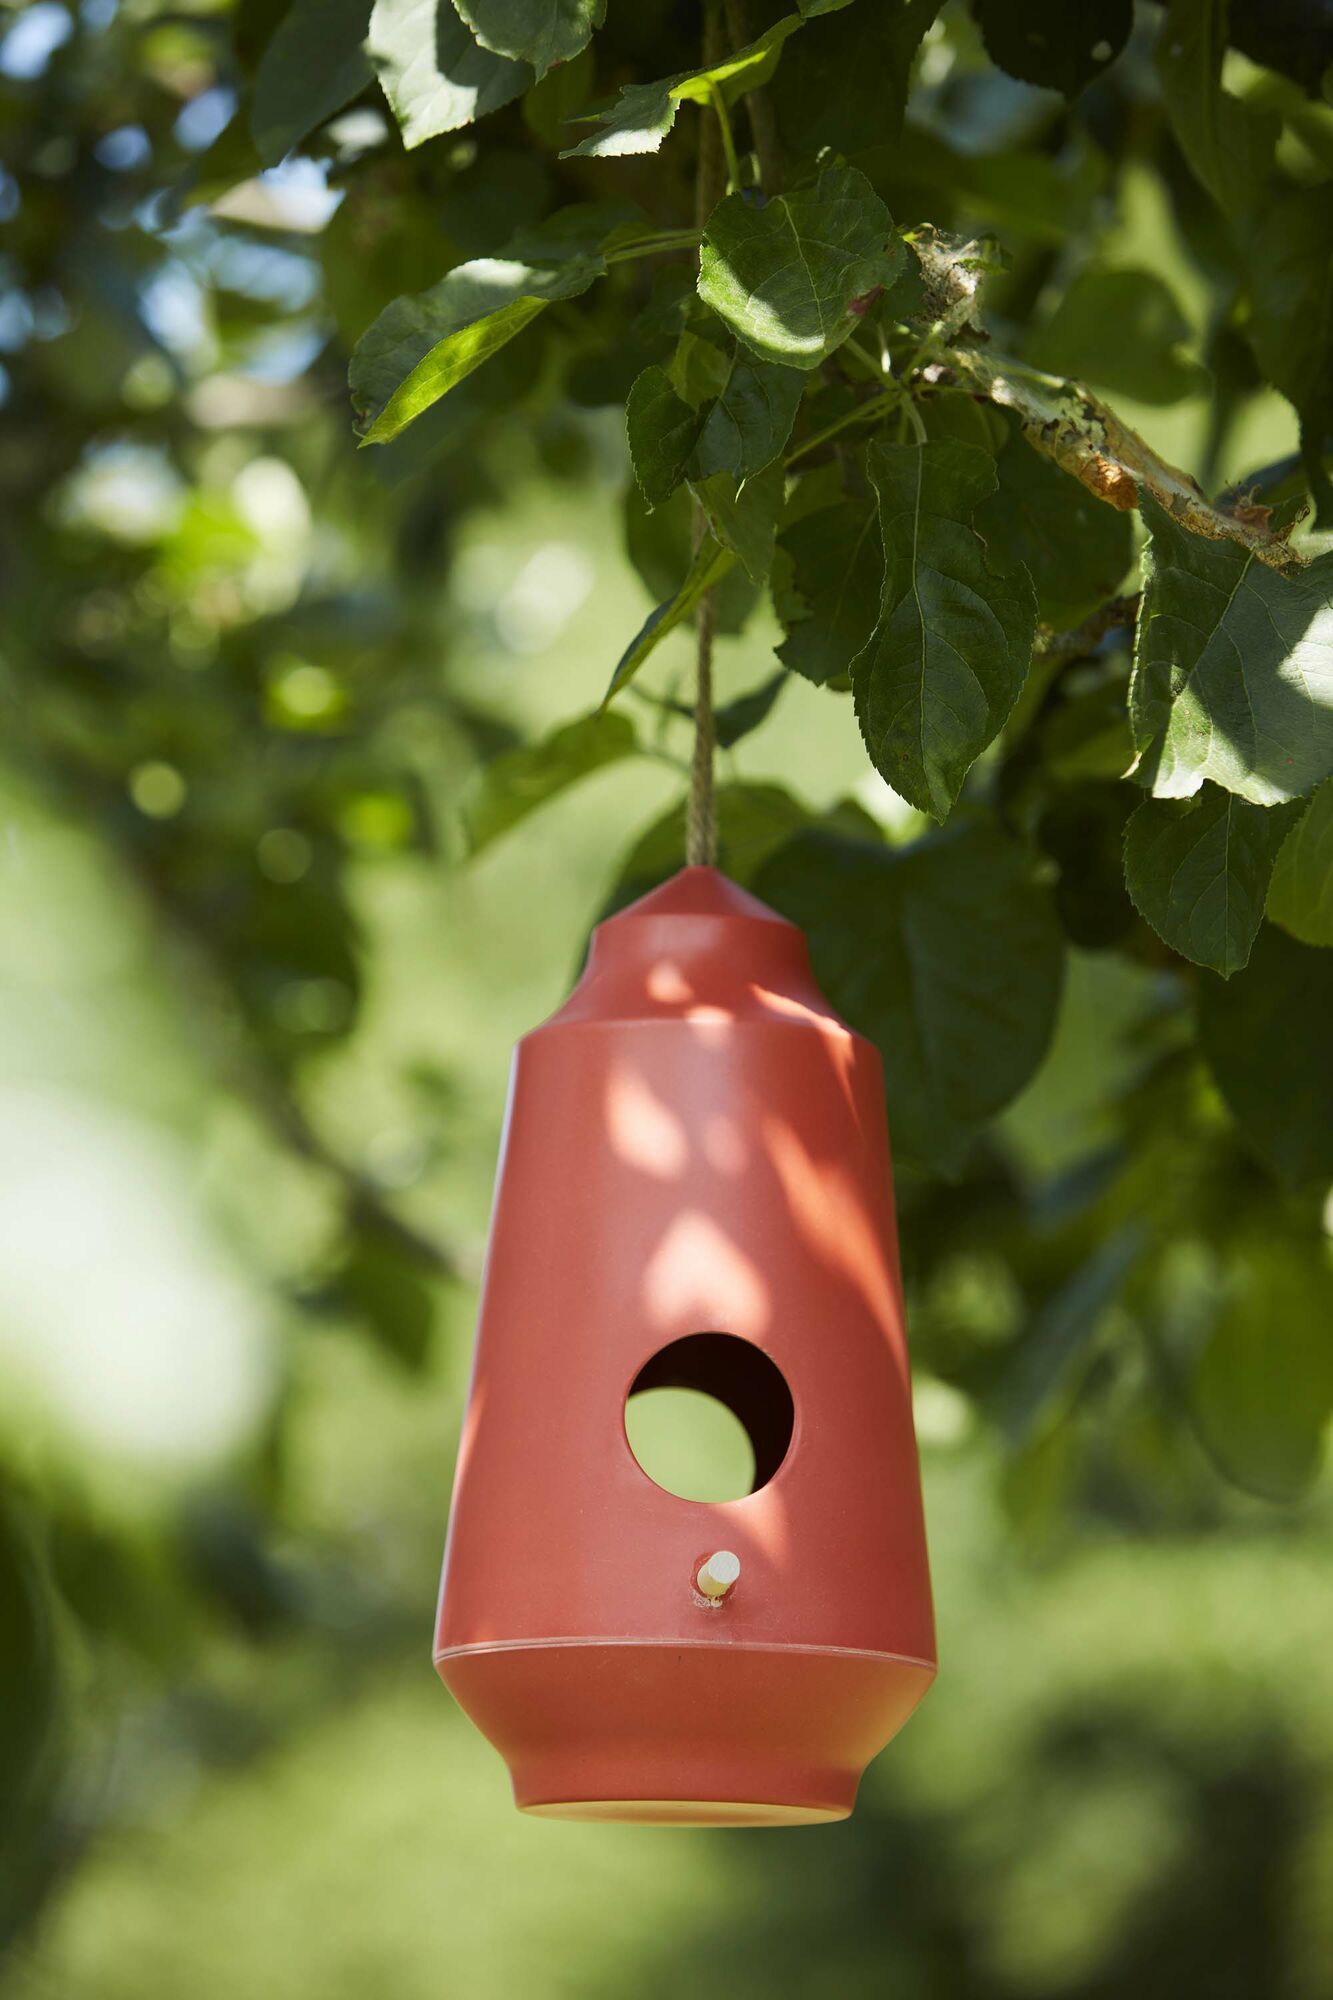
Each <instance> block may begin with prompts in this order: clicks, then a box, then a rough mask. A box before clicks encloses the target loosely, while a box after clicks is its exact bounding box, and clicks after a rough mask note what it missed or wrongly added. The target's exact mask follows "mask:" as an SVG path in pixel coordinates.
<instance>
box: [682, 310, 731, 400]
mask: <svg viewBox="0 0 1333 2000" xmlns="http://www.w3.org/2000/svg"><path fill="white" fill-rule="evenodd" d="M713 325H714V326H715V327H717V322H716V321H713ZM717 331H718V333H719V334H721V333H722V329H721V327H717ZM725 338H726V337H725V335H723V337H722V341H718V340H710V339H709V337H708V335H707V334H706V333H695V332H694V331H693V330H692V329H691V328H690V327H688V326H687V327H686V328H685V330H684V332H683V333H682V334H681V336H680V339H679V340H678V341H677V342H676V351H675V353H674V354H673V355H672V357H671V360H670V362H669V364H668V366H667V373H668V375H670V377H671V386H672V388H673V389H675V391H676V392H677V394H678V395H680V396H683V397H684V399H685V401H686V402H687V403H688V404H689V405H690V407H691V409H695V410H698V409H700V408H701V406H702V405H703V404H704V403H707V402H709V401H711V400H712V399H713V398H714V397H717V396H720V395H721V394H722V393H723V391H724V390H725V388H726V386H727V382H728V380H729V379H730V376H731V364H732V357H731V356H730V355H729V354H728V353H727V350H726V346H725V345H724V344H723V342H724V341H725Z"/></svg>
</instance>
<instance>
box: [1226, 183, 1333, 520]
mask: <svg viewBox="0 0 1333 2000" xmlns="http://www.w3.org/2000/svg"><path fill="white" fill-rule="evenodd" d="M1247 262H1248V266H1249V274H1250V283H1251V297H1250V319H1249V326H1248V331H1249V335H1250V338H1251V340H1252V341H1253V343H1254V351H1255V353H1256V354H1257V355H1258V357H1259V363H1260V366H1261V367H1262V369H1263V371H1264V373H1265V375H1267V376H1268V378H1269V380H1270V381H1271V382H1274V383H1275V384H1276V385H1277V387H1278V388H1279V389H1280V390H1281V391H1282V393H1283V395H1284V396H1285V397H1286V398H1287V399H1288V401H1289V402H1290V403H1291V404H1292V405H1293V406H1294V408H1295V410H1296V413H1297V415H1298V416H1299V417H1300V420H1301V446H1302V450H1303V453H1304V456H1305V462H1306V466H1307V469H1308V472H1309V477H1310V485H1311V489H1312V491H1313V492H1314V495H1315V499H1316V501H1317V503H1318V508H1319V525H1320V527H1328V526H1333V483H1330V480H1329V476H1328V472H1327V470H1326V467H1325V463H1324V452H1325V448H1326V445H1327V441H1328V439H1329V436H1330V435H1331V434H1333V200H1331V199H1330V198H1329V191H1328V188H1327V187H1326V186H1324V187H1317V188H1301V189H1300V190H1298V191H1295V192H1291V193H1287V194H1282V195H1279V196H1277V197H1276V198H1275V199H1274V200H1273V201H1272V202H1270V203H1269V204H1268V205H1267V206H1266V207H1265V209H1264V213H1263V216H1262V218H1261V219H1260V222H1259V225H1258V227H1257V228H1256V229H1255V230H1254V232H1253V235H1252V238H1251V241H1250V245H1249V251H1248V258H1247Z"/></svg>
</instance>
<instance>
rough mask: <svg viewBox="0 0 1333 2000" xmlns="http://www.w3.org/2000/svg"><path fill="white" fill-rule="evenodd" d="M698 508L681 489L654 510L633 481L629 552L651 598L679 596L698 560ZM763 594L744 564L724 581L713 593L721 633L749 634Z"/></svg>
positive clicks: (628, 519) (628, 498)
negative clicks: (751, 618) (748, 626)
mask: <svg viewBox="0 0 1333 2000" xmlns="http://www.w3.org/2000/svg"><path fill="white" fill-rule="evenodd" d="M697 519H698V515H697V509H696V507H695V503H694V498H693V495H692V494H691V493H690V492H689V491H688V489H687V488H686V487H683V486H679V487H677V489H676V491H675V492H674V493H673V494H672V496H671V498H670V499H669V500H667V501H664V502H662V503H661V504H660V505H659V506H656V507H649V505H648V503H647V501H646V500H645V499H644V497H643V495H642V493H641V492H640V491H639V488H638V485H637V483H636V482H635V481H634V480H631V481H630V483H629V486H628V488H627V489H626V493H625V552H626V554H627V555H628V557H629V559H630V562H631V563H632V564H633V566H634V569H635V570H636V571H637V573H638V575H639V577H640V578H641V579H642V582H643V586H644V588H645V590H646V591H647V592H648V594H649V596H650V597H653V598H656V599H658V600H659V601H661V600H663V599H669V598H672V597H674V596H675V594H676V589H677V586H678V584H679V582H680V579H681V577H682V576H684V574H685V572H686V570H687V569H688V568H689V566H690V563H691V560H692V559H693V556H694V535H695V527H696V524H697ZM758 596H759V593H758V591H757V590H756V588H755V586H754V584H752V583H751V581H750V579H749V577H748V576H747V575H746V574H745V571H744V570H743V569H742V568H741V566H740V564H739V563H733V564H732V566H731V568H730V569H728V570H727V571H726V572H725V573H724V574H723V575H722V576H721V577H720V578H719V579H718V583H717V588H716V590H715V592H714V594H713V615H714V618H715V619H716V621H717V629H718V631H719V632H724V633H728V634H730V633H735V632H740V631H743V630H744V627H745V623H746V620H747V619H748V618H749V616H750V613H751V612H752V611H753V610H754V607H755V605H756V603H757V602H758Z"/></svg>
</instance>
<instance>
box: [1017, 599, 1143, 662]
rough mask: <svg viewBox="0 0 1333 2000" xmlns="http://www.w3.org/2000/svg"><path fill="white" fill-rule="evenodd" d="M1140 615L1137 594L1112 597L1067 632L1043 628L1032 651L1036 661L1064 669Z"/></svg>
mask: <svg viewBox="0 0 1333 2000" xmlns="http://www.w3.org/2000/svg"><path fill="white" fill-rule="evenodd" d="M1138 615H1139V596H1138V593H1137V592H1135V594H1134V595H1133V596H1132V597H1112V598H1110V599H1109V600H1108V601H1107V602H1106V603H1105V604H1103V605H1101V606H1099V608H1098V609H1097V610H1096V611H1093V612H1091V613H1090V614H1089V616H1088V617H1086V618H1085V619H1084V620H1083V623H1082V624H1081V625H1076V626H1075V627H1074V628H1073V630H1072V631H1069V632H1052V631H1050V630H1049V629H1047V628H1042V629H1040V630H1039V631H1038V633H1037V643H1036V645H1035V646H1034V647H1033V649H1032V650H1033V655H1034V657H1035V658H1036V659H1038V660H1042V661H1050V662H1053V663H1054V664H1055V665H1056V666H1061V667H1062V666H1065V665H1067V664H1068V662H1069V661H1070V660H1085V659H1087V657H1088V656H1089V654H1091V653H1094V652H1095V651H1096V650H1097V647H1098V645H1099V644H1100V643H1101V641H1102V640H1103V639H1104V638H1105V637H1106V635H1107V633H1108V632H1115V631H1118V630H1120V629H1121V628H1123V627H1125V626H1132V625H1133V624H1134V621H1135V619H1136V618H1137V617H1138Z"/></svg>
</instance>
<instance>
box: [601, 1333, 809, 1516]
mask: <svg viewBox="0 0 1333 2000" xmlns="http://www.w3.org/2000/svg"><path fill="white" fill-rule="evenodd" d="M795 1421H796V1412H795V1408H794V1406H793V1403H792V1397H791V1390H790V1389H789V1388H788V1387H787V1384H786V1380H785V1379H784V1377H783V1374H782V1371H781V1369H780V1368H778V1366H777V1365H776V1363H775V1362H773V1361H771V1360H770V1359H769V1357H768V1356H767V1355H766V1354H765V1353H763V1351H762V1350H761V1349H760V1348H758V1347H755V1346H754V1345H753V1343H752V1342H750V1341H748V1340H739V1339H738V1338H737V1337H736V1336H735V1334H730V1333H691V1334H687V1335H686V1336H685V1338H684V1339H683V1340H673V1341H672V1342H671V1343H670V1345H669V1346H667V1347H663V1348H661V1349H659V1351H658V1352H657V1353H656V1354H654V1355H653V1357H652V1359H651V1360H650V1361H647V1362H645V1363H644V1365H643V1367H642V1368H641V1369H640V1370H639V1372H638V1374H637V1375H636V1376H635V1378H634V1381H633V1383H632V1384H631V1385H630V1392H629V1396H628V1398H627V1400H626V1404H625V1435H626V1437H627V1438H628V1440H629V1448H630V1450H631V1451H632V1452H633V1454H634V1456H635V1458H636V1460H637V1461H638V1464H639V1466H640V1469H641V1470H642V1471H644V1472H646V1473H647V1475H648V1477H649V1478H650V1479H651V1480H652V1482H653V1484H654V1485H655V1486H660V1487H662V1488H663V1489H664V1490H665V1491H666V1492H668V1493H674V1494H675V1495H676V1496H677V1498H678V1499H681V1500H712V1501H717V1500H741V1499H743V1498H744V1497H745V1495H746V1494H747V1493H757V1492H758V1491H759V1488H760V1487H761V1486H766V1485H767V1484H768V1482H769V1480H770V1479H771V1478H772V1477H773V1474H774V1473H775V1472H776V1471H777V1469H778V1467H779V1466H780V1465H781V1463H782V1461H783V1459H784V1458H785V1457H786V1455H787V1447H788V1446H789V1445H790V1443H791V1436H792V1428H793V1425H794V1424H795Z"/></svg>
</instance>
